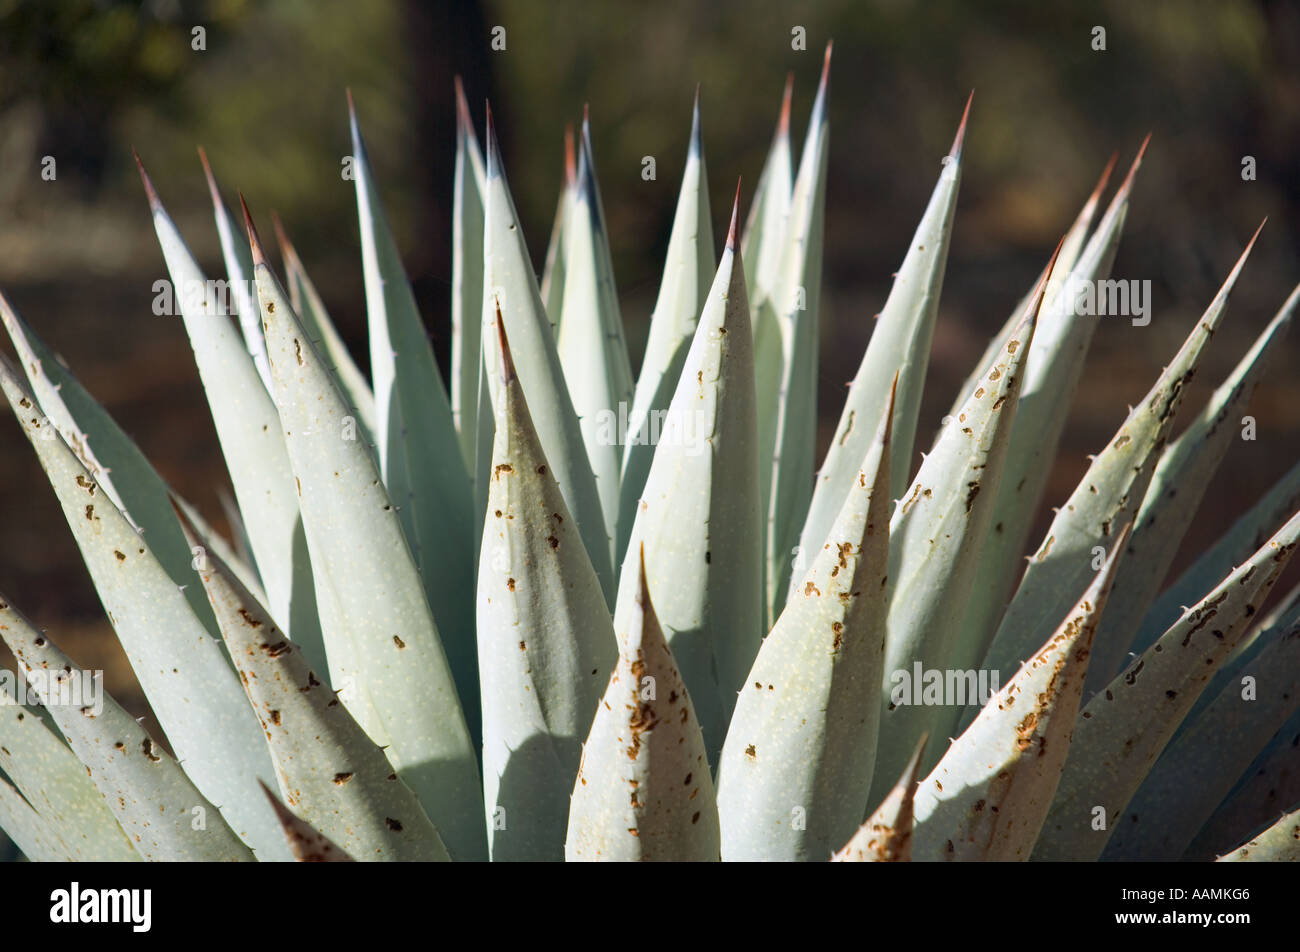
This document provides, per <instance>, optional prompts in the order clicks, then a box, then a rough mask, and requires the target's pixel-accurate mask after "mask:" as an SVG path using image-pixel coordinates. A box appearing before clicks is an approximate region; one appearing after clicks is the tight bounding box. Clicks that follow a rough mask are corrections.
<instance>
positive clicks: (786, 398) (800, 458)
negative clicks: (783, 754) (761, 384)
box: [759, 45, 874, 628]
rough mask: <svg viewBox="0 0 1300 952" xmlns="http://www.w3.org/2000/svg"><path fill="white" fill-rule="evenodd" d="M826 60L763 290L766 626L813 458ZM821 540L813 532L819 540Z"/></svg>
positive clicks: (791, 550)
mask: <svg viewBox="0 0 1300 952" xmlns="http://www.w3.org/2000/svg"><path fill="white" fill-rule="evenodd" d="M830 63H831V48H830V46H829V45H827V47H826V60H825V65H824V66H823V68H822V81H821V85H820V86H819V87H818V89H817V98H816V100H814V102H813V111H812V117H811V118H810V119H809V120H808V135H807V138H806V139H805V140H804V147H803V154H802V155H801V156H800V157H799V173H798V175H797V176H796V177H795V182H794V193H793V195H792V196H791V199H790V214H789V216H788V217H787V219H786V227H785V233H784V235H783V236H782V239H781V240H782V247H781V254H780V259H779V263H778V264H777V267H776V273H775V274H774V276H773V279H772V280H773V283H772V287H771V289H770V294H769V302H770V304H771V307H772V308H773V310H774V313H775V315H776V327H777V330H778V332H779V334H780V339H781V353H782V368H781V385H780V389H779V391H778V397H777V405H776V419H775V424H774V427H773V430H772V444H771V447H770V449H771V452H770V454H769V453H767V452H766V451H767V450H768V449H769V447H768V446H766V445H760V448H759V452H760V454H762V455H760V456H759V460H760V462H759V465H760V467H761V468H770V476H769V480H768V483H767V485H766V486H765V487H764V490H765V491H766V492H767V495H766V496H765V497H764V499H763V502H764V505H765V506H766V509H765V511H764V518H765V522H764V527H765V528H764V534H763V538H764V546H765V550H766V555H765V560H764V562H765V573H766V574H765V591H766V594H767V606H766V609H767V615H766V617H765V628H766V622H767V621H768V620H774V619H775V618H777V616H779V615H780V612H781V607H782V606H783V605H784V604H785V599H786V595H787V592H786V589H787V587H788V586H790V585H792V584H794V582H793V578H792V575H793V572H792V564H793V562H794V557H795V543H796V542H797V541H798V539H799V531H800V529H801V527H802V526H803V523H804V517H805V516H806V515H807V514H808V503H809V501H810V500H811V499H812V485H811V483H810V482H809V479H808V474H809V473H810V472H812V470H813V467H814V466H815V465H816V452H817V362H818V347H819V343H818V342H819V340H820V336H821V335H820V334H819V332H818V327H817V325H818V321H819V320H820V318H821V283H822V243H823V238H824V234H823V233H824V231H825V211H826V163H827V159H828V157H829V155H830V122H829V116H828V114H827V109H828V105H827V97H828V94H829V81H830ZM873 419H874V418H873ZM764 435H765V434H764ZM858 462H861V460H859V461H858ZM846 495H847V487H846V492H845V493H844V494H842V495H841V496H840V497H839V499H838V500H837V502H843V500H844V497H845V496H846ZM822 541H823V540H818V545H820V543H821V542H822ZM808 551H809V552H810V553H811V552H817V551H819V549H817V548H812V549H809V550H808ZM805 564H806V560H805Z"/></svg>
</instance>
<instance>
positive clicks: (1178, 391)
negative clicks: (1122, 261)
mask: <svg viewBox="0 0 1300 952" xmlns="http://www.w3.org/2000/svg"><path fill="white" fill-rule="evenodd" d="M1257 234H1258V233H1257ZM1251 240H1252V242H1253V241H1254V239H1251ZM1249 253H1250V246H1249V245H1248V246H1247V247H1246V251H1245V252H1244V253H1243V254H1242V256H1241V258H1240V259H1238V261H1237V264H1236V265H1235V266H1234V267H1233V269H1232V272H1231V274H1229V275H1228V278H1227V280H1226V281H1225V282H1224V284H1223V287H1222V288H1221V289H1220V291H1219V293H1218V294H1217V295H1215V298H1214V300H1213V301H1211V302H1210V306H1209V307H1208V308H1207V309H1206V311H1205V314H1204V315H1203V316H1202V317H1201V319H1200V320H1199V321H1197V323H1196V326H1195V327H1194V328H1193V329H1192V332H1191V334H1190V335H1188V338H1187V340H1186V341H1185V342H1184V343H1183V346H1182V347H1181V348H1179V350H1178V353H1177V354H1176V355H1174V359H1173V360H1172V361H1171V362H1170V364H1169V366H1168V367H1166V368H1165V369H1164V370H1163V371H1162V372H1161V374H1160V377H1159V378H1158V379H1157V380H1156V382H1155V385H1154V386H1153V387H1152V388H1151V390H1150V391H1148V393H1147V395H1146V396H1145V397H1144V398H1143V399H1142V402H1141V403H1139V404H1138V405H1137V406H1136V407H1134V408H1133V409H1132V410H1131V411H1129V415H1128V418H1127V419H1126V420H1125V421H1124V423H1123V425H1122V426H1121V427H1120V428H1119V431H1118V432H1117V433H1116V434H1115V436H1114V437H1113V438H1112V439H1111V441H1110V442H1109V443H1108V444H1107V446H1106V448H1105V449H1104V450H1103V451H1102V452H1101V453H1100V454H1099V455H1098V456H1095V457H1093V460H1092V463H1091V465H1090V466H1089V467H1088V471H1087V472H1086V473H1084V475H1083V478H1082V479H1081V480H1080V481H1079V484H1078V485H1077V486H1076V487H1075V488H1074V491H1073V492H1072V493H1071V494H1070V498H1069V499H1068V500H1066V503H1065V505H1064V506H1062V507H1061V508H1060V509H1058V510H1057V511H1056V518H1055V519H1053V520H1052V524H1051V526H1050V527H1049V528H1048V530H1047V535H1046V536H1045V537H1044V539H1043V542H1042V544H1041V545H1040V546H1039V547H1038V551H1037V552H1036V553H1035V554H1034V555H1033V556H1032V557H1031V558H1030V560H1029V566H1028V568H1026V569H1025V573H1024V577H1023V578H1022V579H1021V581H1020V586H1019V588H1017V589H1016V594H1015V597H1014V598H1012V600H1011V604H1010V605H1009V606H1008V607H1007V611H1006V615H1005V616H1003V618H1002V623H1001V625H999V627H998V629H997V634H995V635H994V636H993V641H992V643H991V644H990V645H989V649H988V651H987V652H986V653H985V655H984V663H983V664H982V665H981V667H983V668H987V669H989V670H991V671H1000V672H1006V673H1010V672H1011V671H1012V670H1014V669H1015V668H1016V667H1018V666H1019V664H1020V661H1021V659H1022V658H1025V657H1027V656H1028V655H1029V653H1030V652H1031V651H1032V650H1033V647H1034V644H1033V643H1034V641H1035V640H1036V639H1037V638H1038V633H1039V632H1041V631H1042V630H1043V628H1044V626H1045V625H1051V624H1054V622H1053V621H1051V619H1053V618H1060V617H1061V616H1062V615H1063V614H1064V613H1065V612H1066V610H1068V608H1069V605H1070V603H1071V601H1072V600H1073V599H1074V598H1077V597H1078V596H1077V595H1076V594H1074V593H1076V592H1080V591H1082V590H1083V589H1084V588H1085V587H1086V586H1087V584H1088V581H1089V578H1090V576H1091V575H1092V574H1093V572H1094V569H1093V567H1092V564H1093V559H1094V557H1095V554H1096V553H1095V552H1094V549H1095V548H1096V547H1097V546H1101V547H1102V548H1106V547H1109V545H1110V541H1111V539H1112V538H1113V536H1114V533H1115V532H1116V531H1117V530H1118V528H1119V527H1120V526H1121V525H1123V524H1125V523H1126V522H1129V521H1132V520H1133V518H1134V516H1135V515H1136V514H1137V511H1138V509H1139V507H1140V506H1141V503H1142V498H1143V496H1144V495H1145V493H1146V491H1147V487H1148V485H1149V484H1150V482H1151V477H1152V474H1153V473H1154V471H1155V467H1156V462H1157V460H1158V459H1159V454H1160V450H1161V449H1162V448H1163V447H1164V445H1165V442H1166V440H1167V439H1168V436H1169V432H1170V430H1171V429H1172V427H1173V422H1174V417H1175V416H1176V415H1177V413H1178V408H1179V405H1180V404H1181V403H1182V397H1183V390H1184V388H1185V387H1186V385H1187V382H1188V381H1189V380H1191V378H1192V376H1193V374H1195V373H1196V368H1197V365H1198V363H1199V361H1200V357H1201V354H1202V352H1203V350H1204V348H1205V345H1206V343H1208V342H1209V339H1210V337H1211V335H1213V334H1214V331H1215V329H1216V328H1217V327H1218V325H1219V322H1220V320H1221V319H1222V317H1223V313H1224V310H1225V308H1226V306H1227V302H1228V294H1229V293H1230V292H1231V290H1232V287H1233V284H1234V283H1235V282H1236V280H1237V276H1238V275H1239V274H1240V273H1241V268H1242V266H1243V265H1244V264H1245V262H1246V256H1247V255H1248V254H1249ZM968 713H969V711H968Z"/></svg>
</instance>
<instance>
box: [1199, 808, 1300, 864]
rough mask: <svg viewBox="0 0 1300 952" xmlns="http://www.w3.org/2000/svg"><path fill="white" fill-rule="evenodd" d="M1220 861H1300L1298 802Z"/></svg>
mask: <svg viewBox="0 0 1300 952" xmlns="http://www.w3.org/2000/svg"><path fill="white" fill-rule="evenodd" d="M1219 862H1220V863H1300V803H1297V804H1295V808H1294V809H1293V810H1291V812H1290V813H1288V814H1286V815H1285V816H1283V817H1281V818H1280V819H1279V820H1278V821H1277V822H1276V823H1274V824H1273V825H1272V826H1270V827H1269V828H1268V829H1267V830H1265V831H1264V832H1263V833H1260V834H1259V835H1258V836H1256V837H1254V838H1253V839H1251V840H1250V842H1248V843H1245V844H1243V845H1242V846H1240V847H1238V848H1237V849H1235V850H1233V851H1232V852H1231V853H1228V854H1227V855H1226V856H1220V857H1219Z"/></svg>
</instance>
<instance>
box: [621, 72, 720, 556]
mask: <svg viewBox="0 0 1300 952" xmlns="http://www.w3.org/2000/svg"><path fill="white" fill-rule="evenodd" d="M716 270H717V262H716V260H715V258H714V254H713V223H712V221H711V220H710V214H709V183H708V174H707V172H706V170H705V166H704V143H703V139H702V137H701V135H700V100H699V94H698V93H697V94H696V98H695V114H694V119H693V120H692V124H691V145H690V150H689V152H688V153H687V156H686V171H685V172H684V173H683V174H682V188H681V193H680V194H679V195H678V198H677V211H676V214H675V215H674V216H673V230H672V234H671V235H670V236H669V238H668V253H667V255H666V256H665V259H664V276H663V282H662V283H661V284H660V285H659V298H658V300H657V301H656V302H655V309H654V311H652V312H651V314H650V335H649V337H648V338H647V340H646V349H645V357H644V358H643V359H642V361H641V374H640V376H638V377H637V381H636V391H635V394H634V396H633V400H632V412H631V414H630V415H629V416H628V426H627V435H626V443H625V445H624V446H623V470H622V477H621V479H622V485H621V487H620V496H621V502H620V505H619V516H618V527H617V528H618V533H617V540H616V541H617V546H616V548H615V552H614V556H615V564H618V565H621V564H622V562H623V558H624V555H625V553H626V552H627V542H628V539H629V537H630V536H631V534H632V524H633V523H634V522H635V521H636V511H637V503H638V502H639V501H640V499H641V490H642V489H644V488H645V481H646V476H648V475H649V473H650V463H651V461H652V460H653V459H654V453H655V444H656V443H657V442H658V437H659V435H660V429H661V426H662V423H663V420H664V418H665V416H666V415H667V412H668V405H669V403H671V402H672V398H673V393H674V392H675V391H676V389H677V381H678V378H680V377H681V373H682V364H683V363H684V362H685V360H686V353H687V351H688V350H689V349H690V343H691V338H692V336H693V335H694V333H695V325H696V323H697V322H698V321H699V317H700V312H701V311H702V310H703V309H704V302H705V301H706V300H708V296H709V287H710V285H711V284H712V283H713V275H714V274H715V273H716Z"/></svg>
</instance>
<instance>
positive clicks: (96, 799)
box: [0, 596, 141, 863]
mask: <svg viewBox="0 0 1300 952" xmlns="http://www.w3.org/2000/svg"><path fill="white" fill-rule="evenodd" d="M0 606H6V607H0V632H3V631H6V630H7V629H8V628H10V627H11V626H14V625H17V626H22V628H23V629H24V630H25V632H26V633H30V631H31V630H32V629H31V626H30V624H28V623H27V622H26V621H25V620H24V619H22V617H21V616H19V615H18V614H17V613H16V612H14V611H13V609H12V608H9V607H7V600H6V599H5V598H4V596H0ZM10 638H14V640H15V641H16V642H17V641H18V638H16V637H15V636H12V635H9V636H6V637H5V641H6V643H7V642H8V641H9V640H10ZM8 673H9V672H7V671H6V672H5V674H8ZM51 700H53V701H58V700H59V699H58V698H52V699H51ZM77 700H78V701H81V700H89V699H88V698H84V697H82V698H78V699H77ZM0 771H3V772H4V774H5V775H7V776H8V778H9V780H11V781H12V782H13V784H14V786H15V787H16V788H17V790H18V792H19V793H21V794H22V796H23V797H24V798H25V799H26V800H27V802H28V803H29V804H31V805H32V807H33V809H35V810H36V812H37V813H38V814H39V815H40V816H41V818H42V819H43V820H45V821H46V822H47V824H48V826H49V829H50V832H51V833H52V834H53V836H54V837H55V838H56V839H57V840H58V842H59V843H60V844H61V845H62V846H63V848H64V849H65V850H66V851H67V854H68V856H70V857H72V858H73V859H76V860H79V861H81V860H84V861H90V862H101V863H102V862H108V863H131V862H138V861H139V860H140V858H141V857H140V854H139V853H137V852H136V851H135V848H134V847H133V846H132V845H131V841H130V840H128V839H127V838H126V834H125V833H123V832H122V828H121V827H120V826H118V823H117V820H116V819H115V818H114V817H113V813H112V811H110V810H109V808H108V803H107V802H106V801H105V800H104V798H103V797H102V796H100V794H99V790H97V789H96V788H95V784H94V783H93V782H92V781H91V780H90V778H89V777H87V776H86V768H85V767H83V766H82V765H81V762H80V761H78V760H77V757H76V755H75V754H74V753H73V752H72V751H71V750H69V749H68V745H67V744H65V743H64V742H63V738H62V737H61V736H60V735H59V734H58V732H57V731H55V730H54V729H53V728H52V727H50V726H48V725H47V724H46V723H45V721H44V720H42V719H41V718H40V717H38V716H37V715H36V714H34V713H33V712H32V711H31V710H29V709H28V708H27V707H25V706H24V705H22V704H20V703H19V702H18V700H17V698H15V697H14V696H12V695H11V694H10V693H9V690H8V687H7V686H6V685H4V684H3V683H2V682H0Z"/></svg>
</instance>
